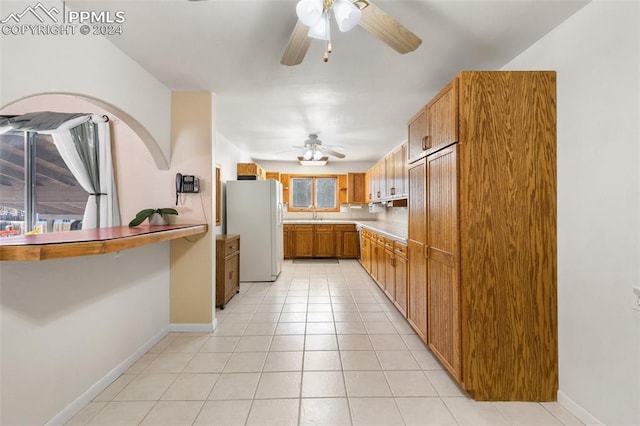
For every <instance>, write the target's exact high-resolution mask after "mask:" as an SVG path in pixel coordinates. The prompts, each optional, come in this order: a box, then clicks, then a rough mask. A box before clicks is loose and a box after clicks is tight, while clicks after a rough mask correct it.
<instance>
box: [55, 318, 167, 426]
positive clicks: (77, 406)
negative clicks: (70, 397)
mask: <svg viewBox="0 0 640 426" xmlns="http://www.w3.org/2000/svg"><path fill="white" fill-rule="evenodd" d="M169 331H170V326H167V327H165V328H164V329H163V330H162V331H160V332H159V333H158V334H156V335H155V336H154V337H152V338H151V339H150V340H149V341H147V342H146V343H145V344H144V345H142V346H141V347H140V348H139V349H138V350H136V351H135V352H134V353H132V354H131V355H129V356H128V357H127V358H126V359H125V360H124V361H122V362H121V363H120V364H118V365H117V366H115V367H114V368H113V369H112V370H111V371H109V372H108V373H107V374H106V375H105V376H104V377H103V378H101V379H100V380H98V381H97V382H96V383H94V384H93V385H92V386H91V387H90V388H89V389H87V390H86V391H85V392H83V393H82V395H80V396H79V397H78V398H76V399H75V401H73V402H72V403H71V404H69V405H67V406H66V407H65V408H64V409H63V410H62V411H60V412H59V413H58V414H56V415H55V416H54V417H53V418H52V419H51V420H49V421H48V422H47V423H46V424H47V425H63V424H65V423H66V422H68V421H69V419H71V417H73V416H74V415H75V414H76V413H77V412H78V411H80V410H81V409H82V408H84V406H85V405H87V404H88V403H89V402H91V401H92V400H93V399H94V398H95V397H96V396H98V395H99V394H100V392H102V391H103V390H105V389H106V388H107V386H109V385H110V384H111V383H113V381H114V380H116V379H117V378H118V377H120V375H121V374H122V373H124V372H125V371H127V369H128V368H129V367H131V366H132V365H133V364H134V363H135V362H136V361H137V360H138V359H139V358H140V357H141V356H142V355H144V354H145V353H147V352H148V351H149V349H151V348H152V347H154V346H155V345H156V343H158V342H159V341H160V340H162V338H163V337H164V336H166V335H167V333H169Z"/></svg>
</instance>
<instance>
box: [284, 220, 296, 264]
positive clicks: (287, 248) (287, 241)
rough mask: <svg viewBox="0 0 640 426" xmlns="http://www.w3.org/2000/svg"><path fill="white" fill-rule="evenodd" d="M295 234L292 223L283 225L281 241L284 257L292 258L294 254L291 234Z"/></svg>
mask: <svg viewBox="0 0 640 426" xmlns="http://www.w3.org/2000/svg"><path fill="white" fill-rule="evenodd" d="M294 234H295V231H294V228H293V225H284V226H283V230H282V242H283V245H284V258H285V259H293V257H294V256H295V253H296V252H295V247H294V239H293V236H294Z"/></svg>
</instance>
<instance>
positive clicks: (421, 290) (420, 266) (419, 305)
mask: <svg viewBox="0 0 640 426" xmlns="http://www.w3.org/2000/svg"><path fill="white" fill-rule="evenodd" d="M424 252H425V246H424V244H422V243H419V242H417V241H412V240H409V245H408V264H409V269H408V270H409V281H408V285H407V293H408V303H407V320H408V321H409V324H411V326H412V327H413V329H414V330H415V331H416V333H418V336H420V338H421V339H422V341H423V342H425V343H426V342H427V262H426V260H427V259H426V258H425V257H424Z"/></svg>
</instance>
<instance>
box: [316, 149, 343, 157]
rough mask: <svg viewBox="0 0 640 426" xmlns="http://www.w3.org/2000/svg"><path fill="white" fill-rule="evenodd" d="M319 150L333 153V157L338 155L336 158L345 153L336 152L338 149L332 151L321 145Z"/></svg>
mask: <svg viewBox="0 0 640 426" xmlns="http://www.w3.org/2000/svg"><path fill="white" fill-rule="evenodd" d="M320 150H321V151H322V152H324V153H325V154H329V155H333V156H334V157H338V158H344V157H345V155H344V154H343V153H341V152H338V151H334V150H332V149H328V148H324V147H322V148H321V149H320Z"/></svg>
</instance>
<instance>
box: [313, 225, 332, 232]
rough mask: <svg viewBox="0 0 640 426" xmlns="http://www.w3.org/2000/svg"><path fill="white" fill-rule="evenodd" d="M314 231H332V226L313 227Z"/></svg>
mask: <svg viewBox="0 0 640 426" xmlns="http://www.w3.org/2000/svg"><path fill="white" fill-rule="evenodd" d="M315 227H316V231H325V232H329V231H333V225H315Z"/></svg>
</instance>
